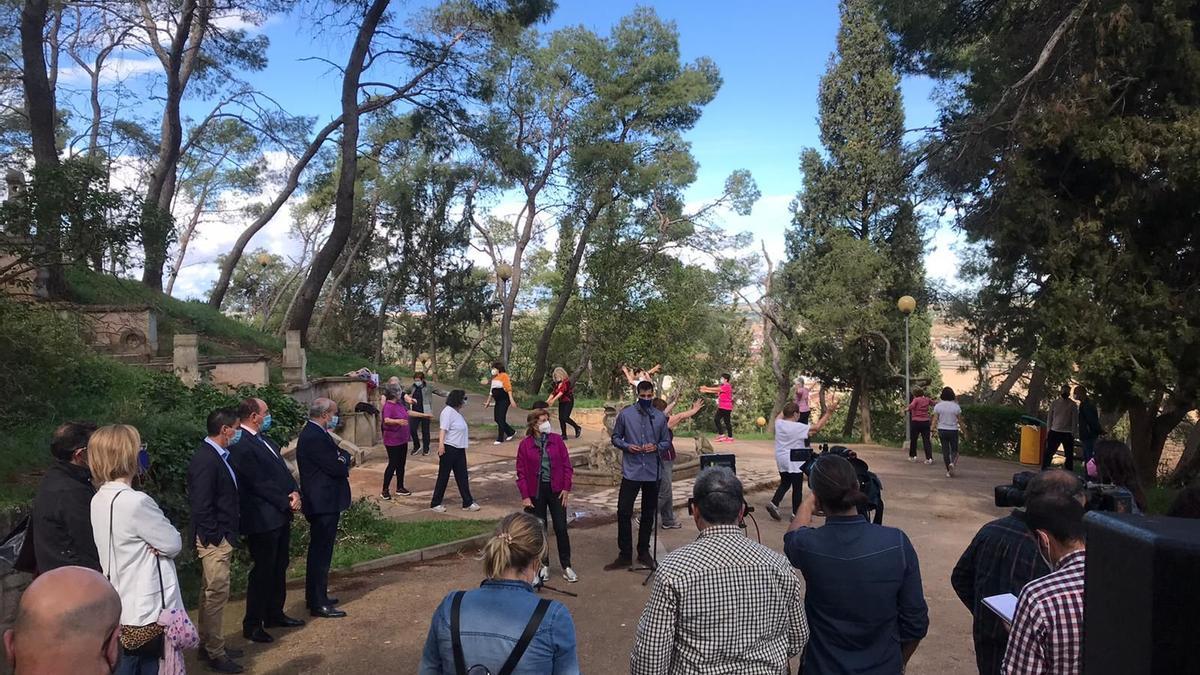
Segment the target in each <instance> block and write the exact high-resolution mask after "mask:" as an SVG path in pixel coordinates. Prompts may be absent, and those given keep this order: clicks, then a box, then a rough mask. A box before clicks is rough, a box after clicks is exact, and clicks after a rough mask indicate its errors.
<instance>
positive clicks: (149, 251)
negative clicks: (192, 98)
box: [142, 0, 212, 290]
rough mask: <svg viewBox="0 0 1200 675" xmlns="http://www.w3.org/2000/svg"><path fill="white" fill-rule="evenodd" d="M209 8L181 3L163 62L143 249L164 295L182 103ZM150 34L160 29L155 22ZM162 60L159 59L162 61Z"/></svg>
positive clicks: (148, 277)
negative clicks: (158, 132)
mask: <svg viewBox="0 0 1200 675" xmlns="http://www.w3.org/2000/svg"><path fill="white" fill-rule="evenodd" d="M211 9H212V7H211V0H205V1H204V4H202V5H200V4H198V0H183V3H182V5H181V6H180V9H179V23H178V25H176V27H175V34H174V36H173V37H172V39H171V46H170V49H169V50H168V51H167V52H166V54H165V56H166V60H165V62H164V63H163V65H164V67H165V70H166V73H165V75H166V78H165V79H166V85H167V90H166V97H165V102H164V104H163V119H162V138H161V139H160V140H159V146H158V161H157V162H156V164H155V166H154V169H153V170H151V172H150V181H149V183H148V185H147V187H146V201H145V206H144V210H143V214H142V249H143V251H144V253H145V261H144V262H143V265H142V283H143V284H145V285H147V286H149V287H150V288H153V289H155V290H162V287H163V285H162V276H163V267H164V266H165V265H166V260H167V242H168V241H169V240H170V233H171V202H172V200H173V199H174V197H175V171H176V169H177V168H178V166H179V155H180V148H181V146H182V145H183V118H182V113H181V112H180V104H181V103H182V101H183V90H184V89H185V88H186V86H187V81H188V79H189V77H190V75H191V70H192V67H193V65H192V64H194V63H195V59H196V58H197V56H198V54H199V52H200V44H201V42H202V41H203V39H204V33H205V32H207V29H208V17H209V14H210V12H211ZM147 30H148V31H157V30H158V26H157V23H155V22H154V21H153V19H151V21H150V25H149V26H147ZM162 56H163V55H161V54H160V58H161V57H162ZM185 60H186V61H187V65H186V67H185Z"/></svg>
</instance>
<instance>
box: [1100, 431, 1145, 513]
mask: <svg viewBox="0 0 1200 675" xmlns="http://www.w3.org/2000/svg"><path fill="white" fill-rule="evenodd" d="M1093 459H1094V460H1095V463H1094V464H1093V463H1092V462H1091V461H1089V462H1088V465H1087V473H1088V477H1089V478H1092V479H1094V480H1096V481H1098V482H1100V483H1101V484H1104V485H1115V486H1117V487H1121V488H1125V489H1126V490H1128V491H1129V496H1131V497H1132V498H1133V504H1132V505H1131V506H1132V507H1133V508H1132V512H1133V513H1137V514H1141V513H1145V512H1146V493H1145V491H1143V490H1142V483H1141V481H1139V480H1138V471H1137V463H1136V462H1134V461H1133V451H1132V450H1130V449H1129V446H1128V445H1125V444H1124V443H1122V442H1121V441H1116V440H1112V439H1107V440H1103V441H1100V442H1099V443H1097V444H1096V455H1095V457H1094V458H1093ZM1093 467H1094V468H1095V472H1094V473H1093V471H1092V469H1093Z"/></svg>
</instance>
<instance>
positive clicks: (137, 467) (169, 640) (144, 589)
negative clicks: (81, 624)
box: [86, 424, 195, 675]
mask: <svg viewBox="0 0 1200 675" xmlns="http://www.w3.org/2000/svg"><path fill="white" fill-rule="evenodd" d="M86 451H87V460H88V467H89V468H90V469H91V471H92V480H94V481H95V482H97V483H99V484H100V488H99V489H98V490H97V491H96V496H95V497H93V498H92V510H91V517H92V536H93V537H94V538H95V540H96V551H97V552H98V553H99V554H100V566H101V568H103V570H104V576H106V577H108V580H109V581H110V582H112V585H113V587H114V588H116V589H117V594H118V595H119V596H121V661H120V663H119V664H118V666H117V670H116V672H117V673H118V674H119V675H155V674H157V673H158V672H159V671H160V661H161V663H162V666H163V668H162V670H163V672H165V673H168V675H173V674H175V673H181V672H183V658H182V656H181V655H180V654H179V649H180V648H182V647H187V646H188V644H187V642H188V641H189V640H188V638H189V637H191V636H193V635H194V633H195V629H194V628H192V627H191V623H190V622H189V621H188V619H187V612H186V611H185V610H184V607H183V598H182V597H181V596H180V593H179V578H178V577H177V576H176V574H175V560H174V559H175V556H177V555H179V552H180V551H181V550H182V549H183V541H182V540H181V538H180V536H179V531H178V530H176V529H175V526H174V525H172V524H171V521H170V520H168V519H167V517H166V516H165V515H163V512H162V509H160V508H159V507H158V504H156V503H155V502H154V499H153V498H151V497H150V495H148V494H146V493H145V492H141V491H139V490H135V489H133V479H134V476H136V475H137V474H138V473H139V471H141V470H144V469H145V468H146V467H147V466H148V464H149V460H148V456H147V455H145V450H144V449H143V448H142V439H141V436H140V435H139V434H138V430H137V429H135V428H133V427H131V426H129V425H126V424H114V425H111V426H107V427H102V428H100V429H97V430H96V432H95V433H94V434H92V437H91V439H89V440H88V445H87V450H86ZM191 646H194V642H193V644H192V645H191Z"/></svg>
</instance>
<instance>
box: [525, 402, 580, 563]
mask: <svg viewBox="0 0 1200 675" xmlns="http://www.w3.org/2000/svg"><path fill="white" fill-rule="evenodd" d="M526 420H527V422H528V426H527V428H526V429H525V438H524V439H523V440H522V441H521V445H520V446H519V447H518V448H517V489H518V490H520V491H521V501H522V503H523V504H524V505H525V510H526V511H528V512H530V513H532V514H533V515H535V516H537V517H538V518H540V519H541V521H542V522H543V523H545V522H546V511H547V510H549V512H550V518H551V519H552V520H553V521H554V537H555V539H556V540H557V546H558V562H559V564H561V565H562V571H563V579H566V580H567V581H568V582H570V583H575V582H576V581H579V576H578V575H577V574H575V570H573V569H571V539H570V538H569V537H568V536H567V502H568V501H569V500H570V498H571V479H572V477H573V476H574V475H575V469H574V468H572V466H571V456H570V455H569V454H568V453H567V444H566V443H564V442H563V439H562V436H559V435H558V434H555V433H551V432H550V430H551V428H552V427H551V426H550V413H548V412H546V410H545V409H542V410H534V411H533V412H531V413H529V416H528V417H527V418H526ZM539 575H540V576H541V578H542V581H546V580H547V579H549V578H550V549H549V547H547V548H546V554H545V557H544V558H543V559H542V569H541V572H539Z"/></svg>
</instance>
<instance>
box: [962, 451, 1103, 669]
mask: <svg viewBox="0 0 1200 675" xmlns="http://www.w3.org/2000/svg"><path fill="white" fill-rule="evenodd" d="M1082 496H1083V486H1082V485H1081V484H1080V482H1079V479H1077V478H1076V477H1075V476H1073V475H1072V474H1070V473H1069V472H1067V471H1059V470H1051V471H1043V472H1042V473H1039V474H1038V475H1036V476H1034V478H1033V479H1032V480H1030V481H1029V485H1028V487H1027V488H1026V491H1025V497H1026V499H1027V500H1030V501H1037V500H1039V499H1044V498H1046V497H1064V498H1068V499H1076V500H1079V499H1082ZM1049 572H1050V567H1049V566H1048V565H1046V563H1045V561H1043V560H1042V556H1041V555H1040V554H1039V553H1038V547H1037V539H1036V538H1035V537H1034V536H1033V533H1032V532H1031V531H1030V530H1029V528H1028V527H1026V524H1025V512H1024V511H1023V510H1021V509H1013V511H1012V513H1010V514H1008V515H1007V516H1005V517H1003V518H1000V519H998V520H993V521H992V522H990V523H988V524H986V525H984V526H983V527H982V528H980V530H979V532H978V533H977V534H976V535H975V538H974V539H972V540H971V545H970V546H968V547H967V550H966V551H964V552H963V554H962V557H960V558H959V559H958V564H957V565H955V566H954V572H953V573H951V575H950V585H951V586H953V587H954V592H955V593H957V594H958V598H959V599H960V600H962V602H963V604H964V605H966V606H967V609H969V610H971V614H972V615H973V616H974V622H973V626H972V631H971V633H972V635H973V637H974V638H975V664H976V665H977V666H978V667H979V675H999V673H1000V672H1001V666H1002V664H1003V661H1004V649H1005V647H1006V646H1007V645H1008V627H1007V626H1005V625H1004V622H1003V621H1001V619H1000V617H999V616H997V615H996V614H995V612H992V611H991V610H990V609H988V608H987V607H985V606H984V605H983V599H984V598H987V597H991V596H993V595H1002V594H1004V593H1012V594H1013V595H1017V594H1018V593H1020V592H1021V588H1023V587H1024V586H1025V584H1027V583H1029V582H1030V581H1033V580H1034V579H1038V578H1041V577H1044V576H1046V575H1047V574H1049Z"/></svg>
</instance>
